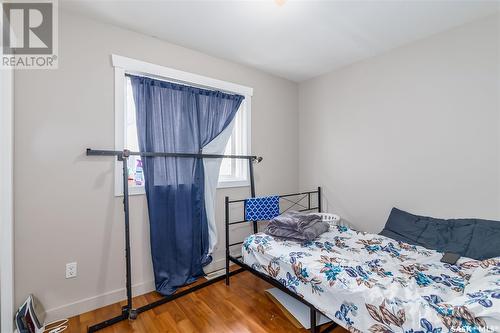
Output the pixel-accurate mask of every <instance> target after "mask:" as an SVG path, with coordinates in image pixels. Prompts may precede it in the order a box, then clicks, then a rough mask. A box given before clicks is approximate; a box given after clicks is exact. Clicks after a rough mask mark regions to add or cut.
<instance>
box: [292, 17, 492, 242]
mask: <svg viewBox="0 0 500 333" xmlns="http://www.w3.org/2000/svg"><path fill="white" fill-rule="evenodd" d="M499 22H500V17H499V16H498V15H495V16H490V17H487V18H484V19H481V20H478V21H475V22H473V23H470V24H467V25H463V26H461V27H459V28H456V29H453V30H449V31H447V32H443V33H439V34H436V35H434V36H432V37H429V38H426V39H423V40H420V41H418V42H415V43H412V44H410V45H407V46H405V47H401V48H398V49H394V50H392V51H389V52H387V53H385V54H382V55H380V56H376V57H373V58H370V59H367V60H365V61H361V62H358V63H356V64H353V65H351V66H348V67H345V68H343V69H341V70H338V71H335V72H332V73H329V74H326V75H323V76H320V77H317V78H315V79H312V80H309V81H306V82H303V83H301V84H300V86H299V124H300V125H299V128H300V130H299V134H300V135H299V142H300V151H299V156H300V161H299V164H300V167H299V175H300V182H299V184H300V187H309V186H316V185H319V184H321V185H322V186H323V188H324V194H325V197H326V207H327V209H328V210H329V211H331V212H336V213H338V214H340V215H341V216H342V217H343V218H344V219H345V220H347V222H349V223H351V224H353V225H354V226H356V227H358V228H359V229H362V230H366V231H371V232H379V231H380V230H381V229H382V227H383V225H384V223H385V221H386V220H387V217H388V215H389V212H390V210H391V208H392V207H393V206H396V207H399V208H401V209H404V210H407V211H410V212H413V213H415V214H420V215H432V216H435V217H445V218H451V217H477V218H485V219H497V220H500V101H499V97H500V83H499V78H500V70H499V64H500V59H499V56H500V53H499V47H500V40H499V34H500V23H499Z"/></svg>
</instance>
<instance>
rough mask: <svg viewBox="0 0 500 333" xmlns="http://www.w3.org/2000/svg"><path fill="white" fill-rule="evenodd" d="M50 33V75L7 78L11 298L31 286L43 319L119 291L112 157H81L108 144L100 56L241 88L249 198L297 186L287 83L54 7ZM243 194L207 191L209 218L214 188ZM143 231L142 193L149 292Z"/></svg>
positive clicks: (108, 103)
mask: <svg viewBox="0 0 500 333" xmlns="http://www.w3.org/2000/svg"><path fill="white" fill-rule="evenodd" d="M59 40H60V42H59V49H60V55H59V69H58V70H20V71H17V73H16V82H15V104H16V109H15V179H14V180H15V189H14V190H15V235H16V242H15V277H16V287H15V298H16V305H17V304H19V303H20V302H21V301H22V300H23V299H24V298H25V297H26V296H27V294H28V293H34V294H35V295H36V296H38V297H39V298H40V300H41V302H42V303H43V304H44V306H45V308H46V309H47V310H48V312H49V317H51V318H54V317H60V316H68V315H72V314H76V313H80V312H83V311H85V310H88V309H91V308H95V307H99V306H102V305H103V304H105V303H111V302H114V301H116V300H118V299H123V298H124V297H125V293H124V290H123V287H124V285H125V275H124V270H125V265H124V240H123V238H124V236H123V235H124V233H123V217H122V216H123V209H122V202H121V200H122V199H121V198H118V197H114V195H113V179H114V176H113V170H114V169H113V165H114V162H113V160H112V159H106V158H95V157H94V158H89V157H86V156H85V155H84V150H85V148H87V147H93V148H103V149H105V148H113V146H114V132H113V131H114V108H113V99H114V97H113V83H114V81H113V78H114V76H113V68H112V66H111V61H110V55H111V54H112V53H114V54H119V55H123V56H127V57H131V58H136V59H140V60H143V61H148V62H151V63H155V64H159V65H163V66H167V67H172V68H176V69H180V70H185V71H189V72H193V73H197V74H201V75H205V76H209V77H214V78H217V79H221V80H226V81H230V82H235V83H239V84H242V85H246V86H249V87H253V88H254V96H253V98H252V130H253V136H252V150H253V153H254V154H257V155H260V156H263V157H264V161H263V163H261V164H260V165H258V166H256V169H255V172H256V187H257V193H258V194H267V193H276V192H278V193H279V192H288V191H296V190H297V183H298V161H297V152H298V148H297V134H296V132H297V126H298V124H297V119H298V115H297V112H298V111H297V104H298V103H297V97H298V90H297V89H298V88H297V84H295V83H292V82H289V81H286V80H283V79H280V78H277V77H274V76H271V75H268V74H265V73H263V72H260V71H257V70H254V69H251V68H248V67H245V66H241V65H237V64H234V63H231V62H228V61H224V60H220V59H217V58H213V57H210V56H207V55H204V54H201V53H198V52H195V51H192V50H188V49H185V48H182V47H178V46H175V45H172V44H169V43H166V42H163V41H160V40H159V39H156V38H152V37H148V36H145V35H141V34H137V33H134V32H130V31H127V30H123V29H119V28H116V27H113V26H110V25H105V24H101V23H97V22H94V21H91V20H88V19H84V18H82V17H78V16H74V15H73V14H69V13H65V12H62V13H61V14H60V26H59ZM248 192H249V190H248V188H243V189H232V190H219V191H218V193H217V197H218V203H217V219H218V221H220V222H222V221H223V216H222V212H223V210H222V205H223V196H224V195H230V196H231V197H234V198H244V197H246V196H248ZM148 230H149V228H148V222H147V207H146V203H145V197H144V196H134V197H133V198H131V233H132V241H131V242H132V254H133V255H132V267H133V284H134V285H136V291H137V292H138V293H143V292H145V291H148V290H150V289H151V288H152V280H153V275H152V268H151V259H150V248H149V234H148V232H149V231H148ZM220 235H221V236H222V235H223V229H222V227H221V228H220ZM221 240H222V237H221ZM223 246H224V244H223V242H219V247H218V250H217V252H216V253H215V260H216V263H215V265H213V266H212V268H216V266H217V267H223V264H224V263H223V261H222V262H221V261H220V259H222V258H223V255H224V250H223ZM71 261H76V262H78V277H77V278H76V279H70V280H66V279H65V264H66V263H67V262H71Z"/></svg>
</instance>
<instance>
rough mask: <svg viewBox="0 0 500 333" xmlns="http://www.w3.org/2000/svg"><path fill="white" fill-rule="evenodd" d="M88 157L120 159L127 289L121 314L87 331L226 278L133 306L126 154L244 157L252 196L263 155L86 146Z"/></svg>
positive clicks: (116, 321) (132, 317) (254, 224)
mask: <svg viewBox="0 0 500 333" xmlns="http://www.w3.org/2000/svg"><path fill="white" fill-rule="evenodd" d="M86 154H87V156H116V158H117V160H118V161H121V162H122V167H123V168H122V169H123V210H124V222H125V260H126V262H125V266H126V289H127V304H126V305H125V306H123V307H122V312H121V314H120V315H118V316H116V317H113V318H111V319H108V320H105V321H103V322H100V323H97V324H94V325H92V326H89V327H88V331H87V332H88V333H92V332H96V331H98V330H101V329H103V328H105V327H108V326H111V325H113V324H116V323H118V322H120V321H123V320H126V319H131V320H134V319H136V318H137V316H138V315H139V314H140V313H142V312H144V311H147V310H151V309H153V308H155V307H157V306H160V305H162V304H165V303H168V302H170V301H173V300H175V299H177V298H179V297H182V296H184V295H187V294H189V293H192V292H193V291H196V290H199V289H201V288H204V287H206V286H208V285H211V284H213V283H215V282H218V281H221V280H223V279H225V278H226V277H225V276H224V275H221V276H219V277H216V278H214V279H211V280H208V281H206V282H203V283H200V284H197V285H195V286H193V287H190V288H188V289H184V290H182V291H179V292H176V293H175V294H172V295H169V296H163V297H162V298H161V299H159V300H157V301H154V302H152V303H150V304H147V305H144V306H141V307H139V308H137V309H134V308H133V306H132V275H131V272H132V268H131V261H130V229H129V193H128V166H127V160H128V158H129V156H145V157H181V158H182V157H184V158H200V159H203V158H232V159H244V160H248V171H249V176H250V194H251V196H252V197H255V181H254V172H253V162H257V163H259V162H261V161H262V157H257V156H253V155H217V154H203V153H170V152H135V151H130V150H127V149H125V150H95V149H90V148H87V151H86ZM253 227H254V231H255V232H256V231H257V223H256V222H253ZM243 270H244V269H238V270H235V271H233V272H231V273H230V275H235V274H238V273H240V272H242V271H243Z"/></svg>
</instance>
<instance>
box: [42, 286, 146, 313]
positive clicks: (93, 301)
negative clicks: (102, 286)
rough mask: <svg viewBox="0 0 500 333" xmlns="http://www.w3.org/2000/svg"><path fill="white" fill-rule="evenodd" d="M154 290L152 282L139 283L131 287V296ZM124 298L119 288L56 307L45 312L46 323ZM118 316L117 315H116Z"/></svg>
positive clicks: (123, 290) (124, 294)
mask: <svg viewBox="0 0 500 333" xmlns="http://www.w3.org/2000/svg"><path fill="white" fill-rule="evenodd" d="M154 290H155V286H154V282H153V281H148V282H141V283H137V284H135V285H133V286H132V295H133V296H137V295H142V294H146V293H149V292H151V291H154ZM125 298H126V291H125V288H120V289H116V290H112V291H109V292H106V293H104V294H101V295H96V296H92V297H88V298H84V299H82V300H79V301H76V302H73V303H68V304H65V305H62V306H58V307H56V308H53V309H49V310H47V311H46V312H47V319H46V321H47V322H51V321H54V320H57V319H62V318H69V317H72V316H76V315H79V314H82V313H84V312H87V311H92V310H95V309H98V308H101V307H103V306H106V305H110V304H113V303H117V302H120V301H122V300H124V299H125ZM117 315H118V314H117Z"/></svg>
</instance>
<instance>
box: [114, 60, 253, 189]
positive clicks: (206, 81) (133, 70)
mask: <svg viewBox="0 0 500 333" xmlns="http://www.w3.org/2000/svg"><path fill="white" fill-rule="evenodd" d="M111 62H112V64H113V67H114V72H115V150H123V149H124V144H125V133H126V126H127V123H126V121H125V120H126V119H125V117H126V114H127V110H126V105H125V97H126V80H125V74H134V75H142V76H147V77H151V78H155V79H159V80H167V81H173V82H177V83H181V84H187V85H191V86H196V87H200V88H207V89H216V90H220V91H224V92H227V93H231V94H239V95H243V96H245V101H246V114H247V117H246V118H247V119H246V121H247V124H248V126H247V129H248V130H247V135H246V140H247V150H248V154H250V152H251V147H250V142H251V126H250V124H251V106H252V95H253V88H250V87H246V86H242V85H239V84H236V83H232V82H227V81H222V80H218V79H214V78H211V77H207V76H203V75H198V74H194V73H189V72H184V71H181V70H177V69H174V68H169V67H164V66H160V65H155V64H152V63H148V62H144V61H140V60H137V59H132V58H127V57H123V56H119V55H116V54H112V55H111ZM249 185H250V184H249V179H248V177H247V180H245V181H241V180H239V181H230V180H229V181H224V182H221V183H219V185H218V187H237V186H249ZM129 194H131V195H137V194H144V187H143V186H140V187H139V186H138V187H133V186H132V187H130V189H129ZM122 195H123V175H122V165H121V162H119V161H116V162H115V196H122Z"/></svg>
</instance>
